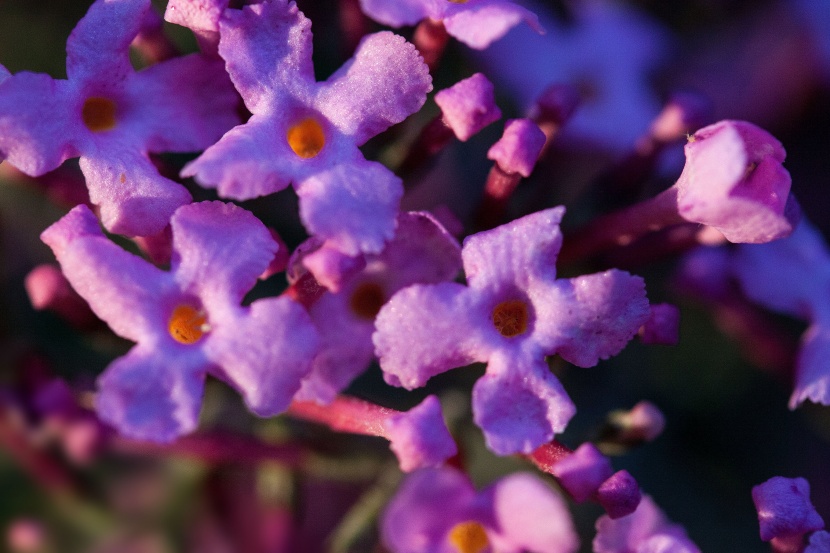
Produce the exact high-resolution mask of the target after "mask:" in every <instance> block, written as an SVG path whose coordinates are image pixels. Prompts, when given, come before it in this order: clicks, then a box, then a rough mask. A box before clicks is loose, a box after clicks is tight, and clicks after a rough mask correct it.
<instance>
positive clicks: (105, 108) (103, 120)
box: [81, 96, 116, 132]
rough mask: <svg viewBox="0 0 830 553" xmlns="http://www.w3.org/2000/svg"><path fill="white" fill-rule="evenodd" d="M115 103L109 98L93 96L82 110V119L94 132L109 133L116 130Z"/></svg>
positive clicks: (87, 100)
mask: <svg viewBox="0 0 830 553" xmlns="http://www.w3.org/2000/svg"><path fill="white" fill-rule="evenodd" d="M115 111H116V109H115V102H113V101H112V100H110V99H109V98H101V97H100V96H92V97H90V98H87V99H86V101H85V102H84V106H83V108H81V119H82V120H83V122H84V125H86V128H88V129H89V130H91V131H92V132H102V131H108V130H111V129H113V128H115V123H116V121H115Z"/></svg>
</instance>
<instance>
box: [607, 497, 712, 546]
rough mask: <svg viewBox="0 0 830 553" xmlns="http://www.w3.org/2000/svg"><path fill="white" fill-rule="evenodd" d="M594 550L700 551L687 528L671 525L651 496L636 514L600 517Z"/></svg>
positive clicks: (642, 501)
mask: <svg viewBox="0 0 830 553" xmlns="http://www.w3.org/2000/svg"><path fill="white" fill-rule="evenodd" d="M594 553H700V550H699V549H698V548H697V546H696V545H695V544H694V543H692V541H691V540H690V539H689V538H688V537H687V536H686V531H685V530H683V527H682V526H680V525H677V524H671V523H670V522H669V521H668V520H667V519H666V516H665V515H664V514H663V512H662V511H661V510H660V508H659V507H658V506H657V505H656V504H655V503H654V501H653V500H652V499H651V497H649V496H645V497H643V499H642V500H641V501H640V505H639V507H637V510H636V511H634V512H633V513H632V514H630V515H628V516H626V517H622V518H618V519H616V520H615V519H612V518H610V517H609V516H608V515H603V516H601V517H600V518H599V520H597V535H596V537H595V538H594Z"/></svg>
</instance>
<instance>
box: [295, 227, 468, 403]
mask: <svg viewBox="0 0 830 553" xmlns="http://www.w3.org/2000/svg"><path fill="white" fill-rule="evenodd" d="M365 257H366V263H365V269H363V270H362V271H360V272H359V273H358V274H357V275H355V276H354V277H352V278H351V279H350V280H349V282H348V284H347V285H346V286H345V287H344V288H343V289H342V290H340V291H339V292H338V293H332V292H328V293H326V294H323V295H322V296H321V297H320V298H319V299H318V300H317V301H315V302H314V304H313V305H312V306H311V309H310V310H309V313H310V315H311V318H312V320H313V321H314V324H315V325H316V326H317V329H318V330H319V331H320V334H321V337H322V339H323V344H322V348H321V351H320V354H319V355H317V357H316V358H315V360H314V366H313V369H312V371H311V373H309V375H308V376H307V377H306V378H305V379H304V380H303V386H302V388H301V389H300V391H299V392H298V394H297V396H296V399H299V400H306V401H317V402H322V403H328V402H330V401H331V400H332V399H334V397H335V395H336V394H337V393H339V392H340V391H341V390H343V389H344V388H345V387H346V386H347V385H348V384H349V383H350V382H351V381H352V379H354V378H355V377H356V376H357V375H359V374H360V373H361V372H362V371H363V370H364V369H366V367H367V366H368V365H369V363H370V362H371V361H372V359H373V358H374V346H373V345H372V333H373V332H374V330H375V324H374V323H375V317H376V316H377V313H378V311H379V310H380V308H381V307H382V306H383V304H385V303H386V302H387V301H388V300H389V298H390V297H392V295H393V294H394V293H395V292H397V291H398V290H400V289H401V288H404V287H406V286H409V285H411V284H415V283H423V284H426V283H437V282H443V281H448V280H452V279H453V278H454V277H455V276H456V275H457V274H458V272H459V270H460V269H461V248H460V247H459V246H458V242H457V241H456V240H455V238H453V237H452V236H450V235H449V234H448V233H447V231H446V230H444V228H443V227H442V226H441V225H440V224H438V223H437V222H436V221H435V219H434V218H433V217H431V216H430V215H429V214H427V213H404V214H401V215H399V216H398V227H397V232H396V235H395V238H394V239H393V240H392V241H390V242H389V243H387V244H386V248H384V250H383V251H382V252H381V253H380V254H376V255H366V256H365ZM318 280H319V277H318Z"/></svg>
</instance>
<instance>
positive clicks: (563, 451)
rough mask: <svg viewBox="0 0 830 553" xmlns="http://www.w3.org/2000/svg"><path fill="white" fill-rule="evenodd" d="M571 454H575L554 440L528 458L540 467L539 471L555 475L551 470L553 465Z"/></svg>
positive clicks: (540, 447) (538, 448) (537, 449)
mask: <svg viewBox="0 0 830 553" xmlns="http://www.w3.org/2000/svg"><path fill="white" fill-rule="evenodd" d="M571 453H573V451H571V450H570V449H568V448H567V447H565V446H564V445H562V444H560V443H559V442H557V441H556V440H553V441H552V442H550V443H547V444H544V445H541V446H539V447H537V448H536V449H535V450H534V451H533V453H531V454H530V455H526V457H527V458H528V459H529V460H530V461H532V462H533V464H534V465H536V466H537V467H539V470H542V471H544V472H547V473H548V474H553V473H552V472H551V470H553V465H555V464H556V463H557V462H558V461H561V460H562V459H564V458H565V457H567V456H568V455H570V454H571Z"/></svg>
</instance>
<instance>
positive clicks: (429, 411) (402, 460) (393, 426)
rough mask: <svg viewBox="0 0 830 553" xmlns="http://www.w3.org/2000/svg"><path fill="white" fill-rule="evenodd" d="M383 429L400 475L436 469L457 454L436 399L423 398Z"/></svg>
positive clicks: (390, 420) (388, 422)
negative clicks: (430, 468) (427, 468)
mask: <svg viewBox="0 0 830 553" xmlns="http://www.w3.org/2000/svg"><path fill="white" fill-rule="evenodd" d="M384 427H385V432H386V434H387V436H388V437H389V448H390V449H391V450H392V451H393V452H394V453H395V456H396V457H397V458H398V462H399V464H400V467H401V470H402V471H404V472H411V471H413V470H415V469H419V468H424V467H435V466H440V465H441V464H443V463H444V461H446V460H447V459H449V458H450V457H452V456H453V455H456V454H457V453H458V447H457V446H456V445H455V441H454V440H453V439H452V436H451V435H450V432H449V430H448V429H447V424H446V423H445V422H444V413H443V412H442V411H441V403H440V402H439V401H438V398H437V397H436V396H427V397H426V399H424V401H422V402H421V403H419V404H418V405H416V406H415V407H413V408H412V409H410V410H409V411H406V412H404V413H399V414H396V415H392V416H390V417H389V418H388V419H386V421H385V423H384Z"/></svg>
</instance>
